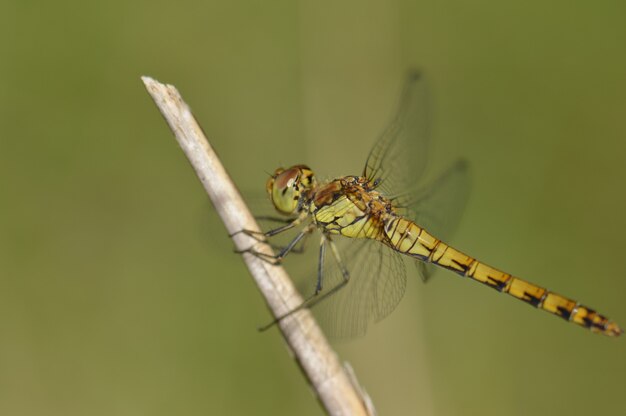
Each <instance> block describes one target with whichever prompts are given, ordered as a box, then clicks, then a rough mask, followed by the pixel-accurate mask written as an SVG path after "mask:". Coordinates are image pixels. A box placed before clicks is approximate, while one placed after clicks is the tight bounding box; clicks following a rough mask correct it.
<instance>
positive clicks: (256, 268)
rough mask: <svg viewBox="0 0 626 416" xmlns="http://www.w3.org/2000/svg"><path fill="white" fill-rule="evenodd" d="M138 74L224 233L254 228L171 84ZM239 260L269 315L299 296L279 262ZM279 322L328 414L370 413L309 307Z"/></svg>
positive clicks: (244, 240) (242, 239)
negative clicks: (245, 268)
mask: <svg viewBox="0 0 626 416" xmlns="http://www.w3.org/2000/svg"><path fill="white" fill-rule="evenodd" d="M142 80H143V82H144V84H145V87H146V89H147V90H148V93H149V94H150V95H151V96H152V99H153V100H154V102H155V103H156V105H157V107H158V108H159V110H160V111H161V114H163V117H164V118H165V120H166V121H167V123H168V124H169V126H170V129H171V130H172V132H173V133H174V135H175V136H176V140H177V141H178V144H179V145H180V147H181V148H182V149H183V152H185V155H186V156H187V158H188V159H189V161H190V162H191V165H192V166H193V168H194V169H195V171H196V174H197V175H198V178H200V182H202V185H203V186H204V189H205V190H206V192H207V194H208V195H209V197H210V199H211V201H212V202H213V205H214V206H215V209H216V210H217V212H218V214H219V215H220V217H221V218H222V220H223V221H224V224H225V225H226V229H227V230H228V233H229V234H233V233H235V232H237V231H240V230H242V229H247V230H259V226H258V225H257V223H256V221H255V219H254V217H253V216H252V214H251V213H250V211H249V210H248V208H247V207H246V205H245V203H244V201H243V199H242V198H241V195H240V194H239V192H238V191H237V189H236V187H235V185H234V184H233V182H232V181H231V179H230V177H229V176H228V174H227V173H226V170H225V169H224V167H223V166H222V164H221V163H220V161H219V160H218V158H217V155H216V154H215V152H214V151H213V149H212V148H211V146H210V145H209V143H208V141H207V139H206V137H205V135H204V133H203V132H202V129H201V128H200V126H199V125H198V123H197V121H196V120H195V118H194V116H193V115H192V113H191V110H190V109H189V107H188V106H187V104H186V103H185V102H184V101H183V99H182V97H181V96H180V94H179V93H178V91H177V90H176V88H175V87H174V86H171V85H165V84H161V83H159V82H158V81H156V80H154V79H152V78H150V77H142ZM233 241H234V244H235V247H236V248H237V249H239V250H244V249H246V248H249V247H250V245H251V244H256V246H255V249H257V250H259V251H262V252H265V253H272V251H271V248H270V247H269V246H268V245H266V244H259V243H258V242H257V241H256V240H254V239H252V238H250V237H248V236H246V235H244V234H236V235H235V236H234V237H233ZM243 260H244V262H245V263H246V265H247V266H248V269H249V270H250V273H251V274H252V277H253V278H254V281H255V282H256V284H257V286H258V287H259V289H260V291H261V294H262V295H263V296H264V298H265V300H266V302H267V304H268V306H269V308H270V310H271V311H272V313H273V315H274V316H282V315H283V314H284V313H286V312H287V311H289V310H291V309H293V308H294V307H296V306H298V305H299V304H300V303H301V302H302V298H301V297H300V295H299V294H298V293H297V291H296V290H295V288H294V286H293V284H292V282H291V280H290V279H289V277H288V276H287V274H286V273H285V271H284V269H283V268H282V267H278V266H272V265H270V264H268V263H267V262H265V261H262V260H260V259H259V258H258V257H255V256H253V255H250V254H247V253H246V254H243ZM278 327H279V329H280V331H281V333H282V335H283V337H284V339H285V340H286V342H287V345H288V346H289V349H290V351H291V352H292V353H293V355H294V357H295V359H296V362H297V363H298V364H299V365H300V368H301V369H302V371H303V373H304V375H305V376H306V378H307V379H308V381H309V383H310V385H311V386H312V388H313V391H314V392H315V394H316V396H317V397H318V399H319V401H320V403H321V404H322V406H323V407H324V408H325V409H326V411H327V412H328V414H330V415H372V414H374V408H373V406H372V403H371V400H370V399H369V397H367V395H366V394H365V393H364V391H363V390H362V389H361V387H360V386H359V385H358V383H357V382H356V379H355V378H354V374H353V373H352V374H350V373H348V372H347V371H346V369H345V368H344V367H343V366H342V365H341V363H340V361H339V358H338V356H337V354H336V353H335V352H334V351H333V350H332V348H331V347H330V345H329V344H328V342H327V340H326V338H325V337H324V335H323V333H322V331H321V329H320V328H319V326H318V325H317V323H316V322H315V320H314V319H313V316H312V315H311V313H310V312H309V311H308V310H306V309H305V310H301V311H299V312H297V313H294V314H292V315H290V316H289V317H287V318H285V319H283V320H282V321H281V322H280V323H279V325H278Z"/></svg>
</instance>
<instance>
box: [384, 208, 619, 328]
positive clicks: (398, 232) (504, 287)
mask: <svg viewBox="0 0 626 416" xmlns="http://www.w3.org/2000/svg"><path fill="white" fill-rule="evenodd" d="M384 236H385V238H386V241H385V243H386V244H387V245H389V246H390V247H391V248H393V249H394V250H396V251H398V252H399V253H402V254H406V255H408V256H411V257H415V258H418V259H420V260H422V261H427V262H431V263H434V264H437V265H439V266H441V267H445V268H446V269H449V270H452V271H453V272H455V273H457V274H459V275H461V276H466V277H469V278H471V279H473V280H476V281H478V282H480V283H483V284H485V285H487V286H489V287H492V288H494V289H496V290H497V291H499V292H504V293H508V294H509V295H511V296H513V297H515V298H517V299H520V300H523V301H524V302H526V303H528V304H530V305H533V306H534V307H536V308H539V309H543V310H544V311H547V312H550V313H552V314H554V315H557V316H560V317H561V318H563V319H565V320H567V321H570V322H574V323H576V324H578V325H581V326H583V327H585V328H588V329H590V330H591V331H593V332H599V333H603V334H605V335H609V336H617V335H619V334H621V332H622V330H621V329H620V328H619V326H618V325H617V324H615V323H614V322H612V321H610V320H609V319H607V318H606V317H604V316H602V315H600V314H598V313H597V312H595V311H594V310H592V309H589V308H587V307H586V306H583V305H580V304H579V303H578V302H576V301H574V300H571V299H568V298H566V297H564V296H561V295H558V294H556V293H554V292H550V291H549V290H547V289H545V288H542V287H540V286H537V285H535V284H532V283H530V282H527V281H525V280H522V279H520V278H518V277H514V276H512V275H510V274H507V273H504V272H502V271H500V270H498V269H495V268H493V267H491V266H488V265H486V264H484V263H481V262H479V261H478V260H476V259H475V258H473V257H470V256H468V255H466V254H464V253H462V252H460V251H458V250H456V249H454V248H452V247H450V246H449V245H447V244H445V243H443V242H442V241H441V240H438V239H437V238H435V237H434V236H432V235H431V234H429V233H428V232H427V231H426V230H424V229H423V228H421V227H419V226H418V225H417V224H415V223H414V222H412V221H410V220H408V219H406V218H402V217H397V216H389V218H386V219H385V221H384Z"/></svg>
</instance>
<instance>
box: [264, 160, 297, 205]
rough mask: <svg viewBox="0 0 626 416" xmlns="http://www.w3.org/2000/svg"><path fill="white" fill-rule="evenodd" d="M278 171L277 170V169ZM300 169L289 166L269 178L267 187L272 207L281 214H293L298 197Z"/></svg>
mask: <svg viewBox="0 0 626 416" xmlns="http://www.w3.org/2000/svg"><path fill="white" fill-rule="evenodd" d="M277 172H278V171H277ZM299 181H300V169H298V168H290V169H287V170H285V171H281V172H280V173H279V174H278V175H276V176H274V177H272V178H270V180H269V181H268V184H267V189H268V192H269V194H270V198H271V199H272V203H273V204H274V207H275V208H276V209H277V210H278V211H279V212H281V213H283V214H288V215H289V214H293V213H294V212H295V211H296V209H297V208H298V200H299V199H300V189H299Z"/></svg>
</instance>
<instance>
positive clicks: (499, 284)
mask: <svg viewBox="0 0 626 416" xmlns="http://www.w3.org/2000/svg"><path fill="white" fill-rule="evenodd" d="M511 278H512V277H511V276H509V278H508V279H506V280H505V281H504V282H503V281H500V280H498V279H495V278H493V277H491V276H489V275H487V286H489V287H491V288H494V289H495V290H497V291H498V292H502V291H503V290H504V288H505V287H506V285H507V284H508V283H509V280H511Z"/></svg>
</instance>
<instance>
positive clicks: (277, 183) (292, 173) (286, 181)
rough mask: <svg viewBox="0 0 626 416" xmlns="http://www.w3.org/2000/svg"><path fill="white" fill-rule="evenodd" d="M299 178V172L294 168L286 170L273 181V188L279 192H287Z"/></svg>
mask: <svg viewBox="0 0 626 416" xmlns="http://www.w3.org/2000/svg"><path fill="white" fill-rule="evenodd" d="M299 176H300V170H299V169H296V168H291V169H287V170H286V171H283V172H281V173H280V174H279V175H278V176H276V179H274V187H276V188H277V189H279V190H281V191H282V192H283V193H284V192H286V191H287V189H288V188H291V187H292V186H294V184H295V183H296V182H297V180H298V177H299Z"/></svg>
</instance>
